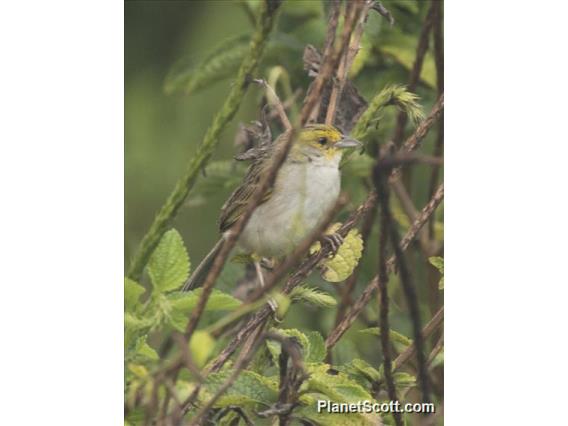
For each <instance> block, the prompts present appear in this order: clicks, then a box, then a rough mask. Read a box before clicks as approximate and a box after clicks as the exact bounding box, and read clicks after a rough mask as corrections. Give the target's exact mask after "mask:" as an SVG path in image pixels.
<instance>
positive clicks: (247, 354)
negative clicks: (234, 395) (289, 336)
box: [189, 336, 263, 426]
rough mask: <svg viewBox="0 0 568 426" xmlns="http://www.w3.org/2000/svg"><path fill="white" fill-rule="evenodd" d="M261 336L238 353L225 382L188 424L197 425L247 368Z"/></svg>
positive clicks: (261, 339)
mask: <svg viewBox="0 0 568 426" xmlns="http://www.w3.org/2000/svg"><path fill="white" fill-rule="evenodd" d="M262 337H263V336H261V338H259V339H257V340H256V342H254V343H253V344H252V345H251V347H250V348H248V350H244V351H243V352H242V353H241V354H240V355H239V358H238V359H237V361H236V362H235V365H234V366H233V372H232V373H231V375H230V376H229V377H228V378H227V380H225V382H224V383H223V384H222V385H221V386H220V387H219V389H217V392H215V395H213V396H212V397H211V399H210V400H209V401H207V402H206V403H205V404H203V405H202V406H201V408H200V409H199V411H198V412H197V414H196V415H195V417H193V418H192V419H191V422H190V423H189V426H197V425H199V422H200V421H201V418H202V417H203V416H204V415H205V414H206V413H207V412H208V411H209V410H210V409H211V408H212V407H213V405H214V404H215V402H217V400H218V399H219V398H220V397H221V396H222V395H223V394H224V393H225V392H226V391H227V389H229V388H230V387H231V386H232V385H233V383H235V381H236V380H237V378H238V377H239V375H240V374H241V372H242V371H243V370H244V369H245V368H247V366H248V365H249V363H250V362H251V360H252V358H253V356H254V354H255V352H256V349H257V348H258V346H259V345H260V343H261V342H262V341H263V338H262Z"/></svg>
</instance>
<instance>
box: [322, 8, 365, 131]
mask: <svg viewBox="0 0 568 426" xmlns="http://www.w3.org/2000/svg"><path fill="white" fill-rule="evenodd" d="M373 3H374V0H365V3H364V5H363V8H362V11H361V12H360V17H359V19H358V22H357V26H356V27H355V30H354V31H353V34H352V35H351V37H350V41H349V48H348V49H345V51H344V52H343V55H342V57H341V60H340V62H339V66H338V68H337V73H336V75H335V78H334V79H333V82H332V89H331V94H330V97H329V102H328V106H327V111H326V116H325V124H327V125H333V122H334V120H335V113H336V111H337V106H338V103H339V99H341V95H342V93H343V88H344V87H345V82H346V81H347V72H348V71H349V69H350V68H351V65H352V64H353V61H354V60H355V56H357V53H358V52H359V48H360V44H361V37H362V36H363V30H364V26H365V22H366V21H367V16H368V13H369V10H370V9H371V7H372V6H373ZM347 4H348V6H352V7H348V8H347V10H346V12H345V16H346V20H347V14H348V12H349V11H350V10H351V9H355V7H354V5H353V3H347ZM354 12H355V11H354Z"/></svg>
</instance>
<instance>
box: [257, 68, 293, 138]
mask: <svg viewBox="0 0 568 426" xmlns="http://www.w3.org/2000/svg"><path fill="white" fill-rule="evenodd" d="M252 82H253V83H256V84H258V85H260V86H262V87H264V89H265V90H266V92H267V94H268V96H267V98H268V102H269V103H272V104H273V105H274V108H275V109H276V113H277V115H278V118H280V121H281V122H282V126H284V131H289V130H292V123H290V119H289V118H288V116H287V115H286V109H285V107H284V105H283V104H282V101H281V100H280V98H279V97H278V95H277V94H276V91H275V90H274V89H273V88H272V87H271V86H270V84H268V82H267V81H266V80H264V79H261V78H255V79H253V80H252Z"/></svg>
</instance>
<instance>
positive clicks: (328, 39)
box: [308, 0, 341, 122]
mask: <svg viewBox="0 0 568 426" xmlns="http://www.w3.org/2000/svg"><path fill="white" fill-rule="evenodd" d="M340 6H341V2H340V0H332V1H331V5H330V10H329V18H328V21H327V31H326V34H325V43H324V49H323V59H322V63H323V62H324V61H326V60H328V58H331V56H332V54H333V44H334V42H335V34H336V33H337V24H338V23H339V12H340ZM320 70H321V64H320ZM320 107H321V102H318V103H317V104H315V105H314V106H313V108H312V111H311V112H310V113H309V116H308V122H312V121H315V120H316V118H317V117H318V115H319V110H320Z"/></svg>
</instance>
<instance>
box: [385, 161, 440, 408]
mask: <svg viewBox="0 0 568 426" xmlns="http://www.w3.org/2000/svg"><path fill="white" fill-rule="evenodd" d="M388 171H390V168H389V167H388V166H386V167H385V164H384V163H383V162H381V161H379V162H377V165H376V166H375V169H374V176H375V187H376V188H377V193H378V196H379V205H380V206H381V211H382V212H383V215H385V216H386V219H384V220H383V223H384V225H385V226H386V230H385V232H388V234H389V239H390V241H391V245H392V247H393V251H394V258H395V262H396V266H397V269H398V271H399V274H400V283H401V286H402V290H403V292H404V295H405V298H406V303H407V305H408V310H409V313H410V319H411V321H412V329H413V332H414V343H415V345H416V358H417V362H418V380H419V382H420V388H421V391H422V400H423V402H425V403H428V402H430V385H429V382H428V375H427V368H426V355H425V353H424V351H425V348H424V341H423V339H422V335H421V328H422V327H421V325H420V312H419V306H418V297H417V295H416V288H415V286H414V283H413V280H412V276H411V274H410V270H409V269H408V265H407V263H406V260H405V258H404V253H403V251H402V250H401V248H400V241H399V236H398V230H397V229H396V227H395V226H393V224H392V222H393V220H392V213H391V211H390V206H389V198H388V192H387V190H385V189H384V188H383V185H384V186H385V187H386V183H383V179H385V178H384V177H383V176H385V175H386V173H388ZM385 180H386V179H385ZM385 275H386V274H385ZM383 277H384V279H385V280H386V276H383ZM381 281H382V280H381V275H380V274H379V289H381V288H384V287H385V285H386V283H382V282H381ZM387 331H388V330H387ZM385 374H386V371H385Z"/></svg>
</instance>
